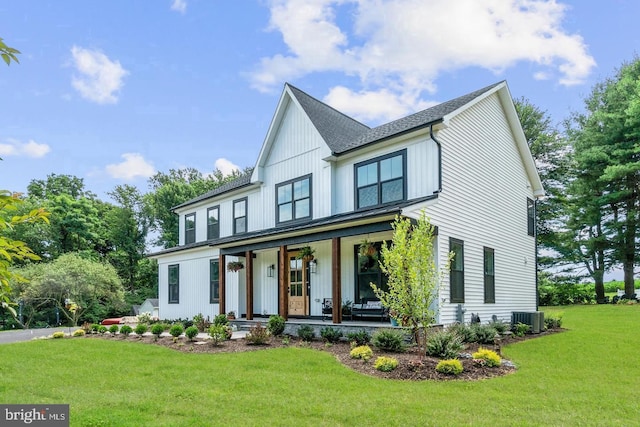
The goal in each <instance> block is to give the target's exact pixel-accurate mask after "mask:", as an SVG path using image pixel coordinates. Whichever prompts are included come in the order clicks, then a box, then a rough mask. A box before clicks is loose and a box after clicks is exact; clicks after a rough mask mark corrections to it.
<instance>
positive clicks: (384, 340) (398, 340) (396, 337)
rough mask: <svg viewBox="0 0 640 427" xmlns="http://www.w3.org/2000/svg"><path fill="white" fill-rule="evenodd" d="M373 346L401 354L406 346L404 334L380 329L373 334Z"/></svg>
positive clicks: (393, 330)
mask: <svg viewBox="0 0 640 427" xmlns="http://www.w3.org/2000/svg"><path fill="white" fill-rule="evenodd" d="M372 341H373V345H375V346H376V347H378V348H379V349H381V350H386V351H395V352H396V353H402V352H403V351H405V350H406V348H407V345H406V344H405V342H404V333H402V331H399V330H395V329H380V330H378V331H377V332H376V333H375V334H373V338H372Z"/></svg>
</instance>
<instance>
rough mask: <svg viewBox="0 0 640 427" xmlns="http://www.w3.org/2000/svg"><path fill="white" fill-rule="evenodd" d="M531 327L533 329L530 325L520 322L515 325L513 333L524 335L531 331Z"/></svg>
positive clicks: (519, 335)
mask: <svg viewBox="0 0 640 427" xmlns="http://www.w3.org/2000/svg"><path fill="white" fill-rule="evenodd" d="M529 329H531V327H530V326H529V325H527V324H524V323H520V322H518V323H517V324H516V325H514V326H513V333H514V334H515V336H517V337H523V336H524V334H526V333H527V332H529Z"/></svg>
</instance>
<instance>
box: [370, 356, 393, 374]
mask: <svg viewBox="0 0 640 427" xmlns="http://www.w3.org/2000/svg"><path fill="white" fill-rule="evenodd" d="M373 367H374V368H376V369H377V370H378V371H382V372H391V371H393V370H394V369H396V368H397V367H398V359H395V358H393V357H387V356H380V357H378V358H377V359H376V362H375V364H374V365H373Z"/></svg>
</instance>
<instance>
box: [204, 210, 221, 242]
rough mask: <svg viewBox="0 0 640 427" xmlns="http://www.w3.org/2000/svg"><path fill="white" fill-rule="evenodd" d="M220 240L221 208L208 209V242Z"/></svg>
mask: <svg viewBox="0 0 640 427" xmlns="http://www.w3.org/2000/svg"><path fill="white" fill-rule="evenodd" d="M218 238H220V207H219V206H214V207H212V208H209V209H207V240H210V239H218Z"/></svg>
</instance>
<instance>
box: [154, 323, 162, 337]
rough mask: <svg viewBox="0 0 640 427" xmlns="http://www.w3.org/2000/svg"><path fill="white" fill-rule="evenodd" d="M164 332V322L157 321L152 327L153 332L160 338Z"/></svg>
mask: <svg viewBox="0 0 640 427" xmlns="http://www.w3.org/2000/svg"><path fill="white" fill-rule="evenodd" d="M163 332H164V325H163V324H162V323H156V324H155V325H153V326H152V327H151V333H152V334H153V335H155V336H156V338H160V335H161V334H162V333H163Z"/></svg>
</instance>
